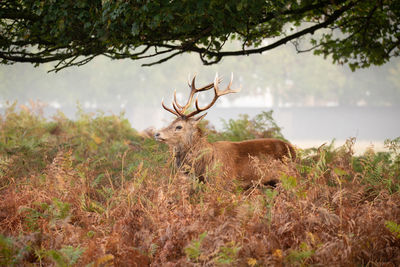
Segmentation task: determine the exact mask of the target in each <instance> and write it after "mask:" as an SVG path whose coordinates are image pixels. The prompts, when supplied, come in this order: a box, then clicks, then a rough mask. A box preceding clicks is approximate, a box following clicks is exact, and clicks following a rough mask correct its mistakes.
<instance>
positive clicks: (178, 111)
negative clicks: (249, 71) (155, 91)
mask: <svg viewBox="0 0 400 267" xmlns="http://www.w3.org/2000/svg"><path fill="white" fill-rule="evenodd" d="M195 79H196V75H195V76H194V77H193V80H192V83H191V84H190V83H189V82H188V85H189V87H190V89H191V90H190V95H189V99H188V101H187V102H186V104H185V105H184V106H181V105H179V104H178V102H177V100H176V90H175V91H174V101H173V102H172V107H173V108H174V110H172V109H170V108H168V107H166V106H165V105H164V100H163V101H161V105H162V106H163V108H164V109H165V110H167V111H169V112H171V113H172V114H174V115H176V116H178V117H181V118H190V117H193V116H195V115H197V114H199V113H200V112H202V111H205V110H207V109H209V108H211V107H212V106H213V105H214V104H215V102H216V101H217V99H218V97H220V96H223V95H226V94H230V93H237V92H239V91H240V89H241V88H239V89H237V90H232V89H231V88H230V87H231V85H232V81H233V73H232V75H231V80H230V82H229V84H228V86H227V88H226V89H225V90H223V91H220V90H219V88H218V84H219V83H220V82H221V80H222V79H221V78H219V77H218V73H217V74H216V75H215V79H214V82H212V83H210V84H207V85H206V86H204V87H202V88H199V89H197V88H196V86H195ZM211 88H214V98H213V100H212V101H211V103H210V104H208V105H207V106H205V107H204V108H200V107H199V99H198V95H197V96H196V101H195V106H196V110H195V111H192V112H191V113H189V114H187V115H185V112H186V110H187V109H188V108H189V107H190V105H191V103H192V101H193V96H194V95H195V94H196V93H198V92H202V91H207V90H210V89H211Z"/></svg>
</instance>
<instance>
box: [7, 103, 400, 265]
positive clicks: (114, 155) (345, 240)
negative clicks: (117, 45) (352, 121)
mask: <svg viewBox="0 0 400 267" xmlns="http://www.w3.org/2000/svg"><path fill="white" fill-rule="evenodd" d="M241 123H242V122H241ZM0 124H1V125H0V196H1V197H0V231H1V232H0V234H1V235H0V265H1V266H3V265H28V264H32V265H38V266H39V265H42V266H53V265H54V266H71V265H76V266H85V265H89V266H112V265H115V266H148V265H151V266H202V265H206V266H215V265H217V266H219V265H227V266H228V265H229V266H232V265H233V266H307V265H316V266H367V265H368V266H399V265H400V225H399V224H400V205H399V203H400V193H399V191H400V178H399V170H400V168H399V158H400V157H399V144H400V142H399V141H398V140H397V141H396V140H392V141H391V142H389V141H388V147H389V148H390V151H389V152H387V153H376V152H374V151H373V150H371V149H370V150H368V151H366V152H365V154H364V155H363V156H360V157H355V156H354V155H353V154H352V144H353V141H354V140H349V141H348V142H347V144H346V145H344V146H342V147H340V148H337V149H335V148H333V147H332V146H323V147H320V148H319V149H314V150H306V151H304V150H301V149H299V150H298V154H299V157H298V160H297V161H296V162H290V161H288V162H286V163H285V164H281V163H279V162H267V163H265V162H254V168H259V169H260V170H263V172H264V174H265V175H268V176H274V177H277V178H279V179H280V180H281V182H280V183H279V184H278V185H277V187H276V188H264V187H260V186H256V187H254V188H250V189H249V190H246V191H243V190H242V189H241V188H239V187H238V186H236V185H235V182H234V181H221V180H220V179H219V176H218V171H212V170H210V177H209V179H208V181H209V182H208V183H206V184H202V183H198V182H196V181H194V180H193V179H191V177H188V176H186V175H184V174H181V173H180V172H179V171H176V170H173V169H172V167H171V166H172V164H171V162H170V160H169V158H170V157H169V153H168V151H167V149H166V147H164V146H163V145H160V144H158V143H155V142H154V141H153V140H151V139H147V138H143V137H141V136H140V135H139V134H138V133H137V132H136V131H134V130H133V129H132V128H131V126H130V125H129V123H128V122H127V121H126V119H124V118H122V117H120V116H104V115H101V116H96V117H94V116H91V115H89V114H83V113H82V114H80V115H79V117H78V119H77V120H75V121H71V120H69V119H67V118H65V117H64V116H63V115H62V114H59V115H57V116H56V117H54V118H53V119H52V120H46V119H44V118H43V117H42V116H41V115H40V114H37V113H35V111H34V110H31V109H22V110H21V111H16V110H15V109H14V108H13V107H11V108H9V109H8V110H7V112H6V114H5V115H4V116H2V117H1V118H0ZM133 127H134V125H133ZM220 134H221V135H223V136H227V134H226V133H220ZM213 135H214V137H215V136H216V135H218V133H215V132H214V133H213Z"/></svg>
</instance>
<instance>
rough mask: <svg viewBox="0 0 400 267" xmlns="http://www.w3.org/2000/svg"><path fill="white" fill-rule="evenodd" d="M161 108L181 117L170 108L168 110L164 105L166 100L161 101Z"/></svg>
mask: <svg viewBox="0 0 400 267" xmlns="http://www.w3.org/2000/svg"><path fill="white" fill-rule="evenodd" d="M161 106H162V107H163V108H164V109H165V110H166V111H169V112H171V113H172V114H174V115H176V116H178V117H180V114H179V113H177V112H176V111H174V110H172V109H170V108H167V107H166V106H165V104H164V99H163V100H161Z"/></svg>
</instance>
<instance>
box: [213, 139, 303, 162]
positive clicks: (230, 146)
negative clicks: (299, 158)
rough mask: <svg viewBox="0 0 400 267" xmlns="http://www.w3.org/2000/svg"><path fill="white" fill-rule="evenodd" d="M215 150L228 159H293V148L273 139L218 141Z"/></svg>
mask: <svg viewBox="0 0 400 267" xmlns="http://www.w3.org/2000/svg"><path fill="white" fill-rule="evenodd" d="M214 146H215V148H216V150H221V152H223V153H224V154H229V156H230V157H235V158H239V160H240V159H242V158H248V157H249V156H256V157H258V156H261V155H265V156H270V157H272V158H274V159H282V158H283V157H291V158H293V159H294V158H295V156H296V155H295V151H294V149H293V147H292V146H291V145H290V144H289V143H286V142H284V141H282V140H279V139H274V138H264V139H254V140H246V141H241V142H228V141H219V142H215V143H214Z"/></svg>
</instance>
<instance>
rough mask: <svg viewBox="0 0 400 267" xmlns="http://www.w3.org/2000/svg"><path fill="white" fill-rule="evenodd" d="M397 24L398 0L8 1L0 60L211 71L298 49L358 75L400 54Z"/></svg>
mask: <svg viewBox="0 0 400 267" xmlns="http://www.w3.org/2000/svg"><path fill="white" fill-rule="evenodd" d="M399 20H400V1H399V0H380V1H376V0H358V1H356V0H322V1H314V0H297V1H289V0H274V1H272V0H271V1H248V0H239V1H237V0H236V1H232V0H231V1H229V0H226V1H220V0H181V1H175V0H159V1H148V0H146V1H144V0H137V1H133V0H131V1H127V0H126V1H122V0H91V1H87V0H2V1H1V2H0V60H1V61H0V62H1V63H2V64H12V63H15V62H30V63H34V64H41V63H46V62H56V63H57V64H56V65H55V70H56V71H57V70H60V69H62V68H65V67H68V66H72V65H82V64H85V63H87V62H89V61H90V60H92V59H93V58H95V57H96V56H99V55H105V56H107V57H110V58H112V59H122V58H130V59H133V60H139V59H149V60H150V61H149V62H146V64H143V65H146V66H149V65H153V64H158V63H162V62H165V61H167V60H169V59H171V58H173V57H175V56H177V55H179V54H182V53H187V52H194V53H197V54H198V55H199V56H200V59H201V60H202V62H203V63H204V64H214V63H217V62H219V61H221V59H222V58H224V57H227V56H239V55H250V54H256V53H262V52H265V51H268V50H271V49H274V48H276V47H279V46H281V45H284V44H286V43H288V42H291V43H293V44H294V46H295V49H297V51H299V52H305V51H311V50H314V53H315V54H322V55H323V56H325V57H326V56H328V55H331V56H332V59H333V61H334V62H335V63H339V64H349V66H350V67H351V68H352V69H353V70H354V69H357V68H364V67H368V66H370V65H371V64H374V65H380V64H383V63H385V62H387V61H388V60H389V59H390V58H391V57H395V56H399V52H400V49H399V48H400V23H399ZM310 36H311V37H310ZM304 37H307V38H304ZM230 40H238V41H239V43H240V44H241V46H240V47H236V48H235V47H232V45H230V44H229V42H228V41H230Z"/></svg>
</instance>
